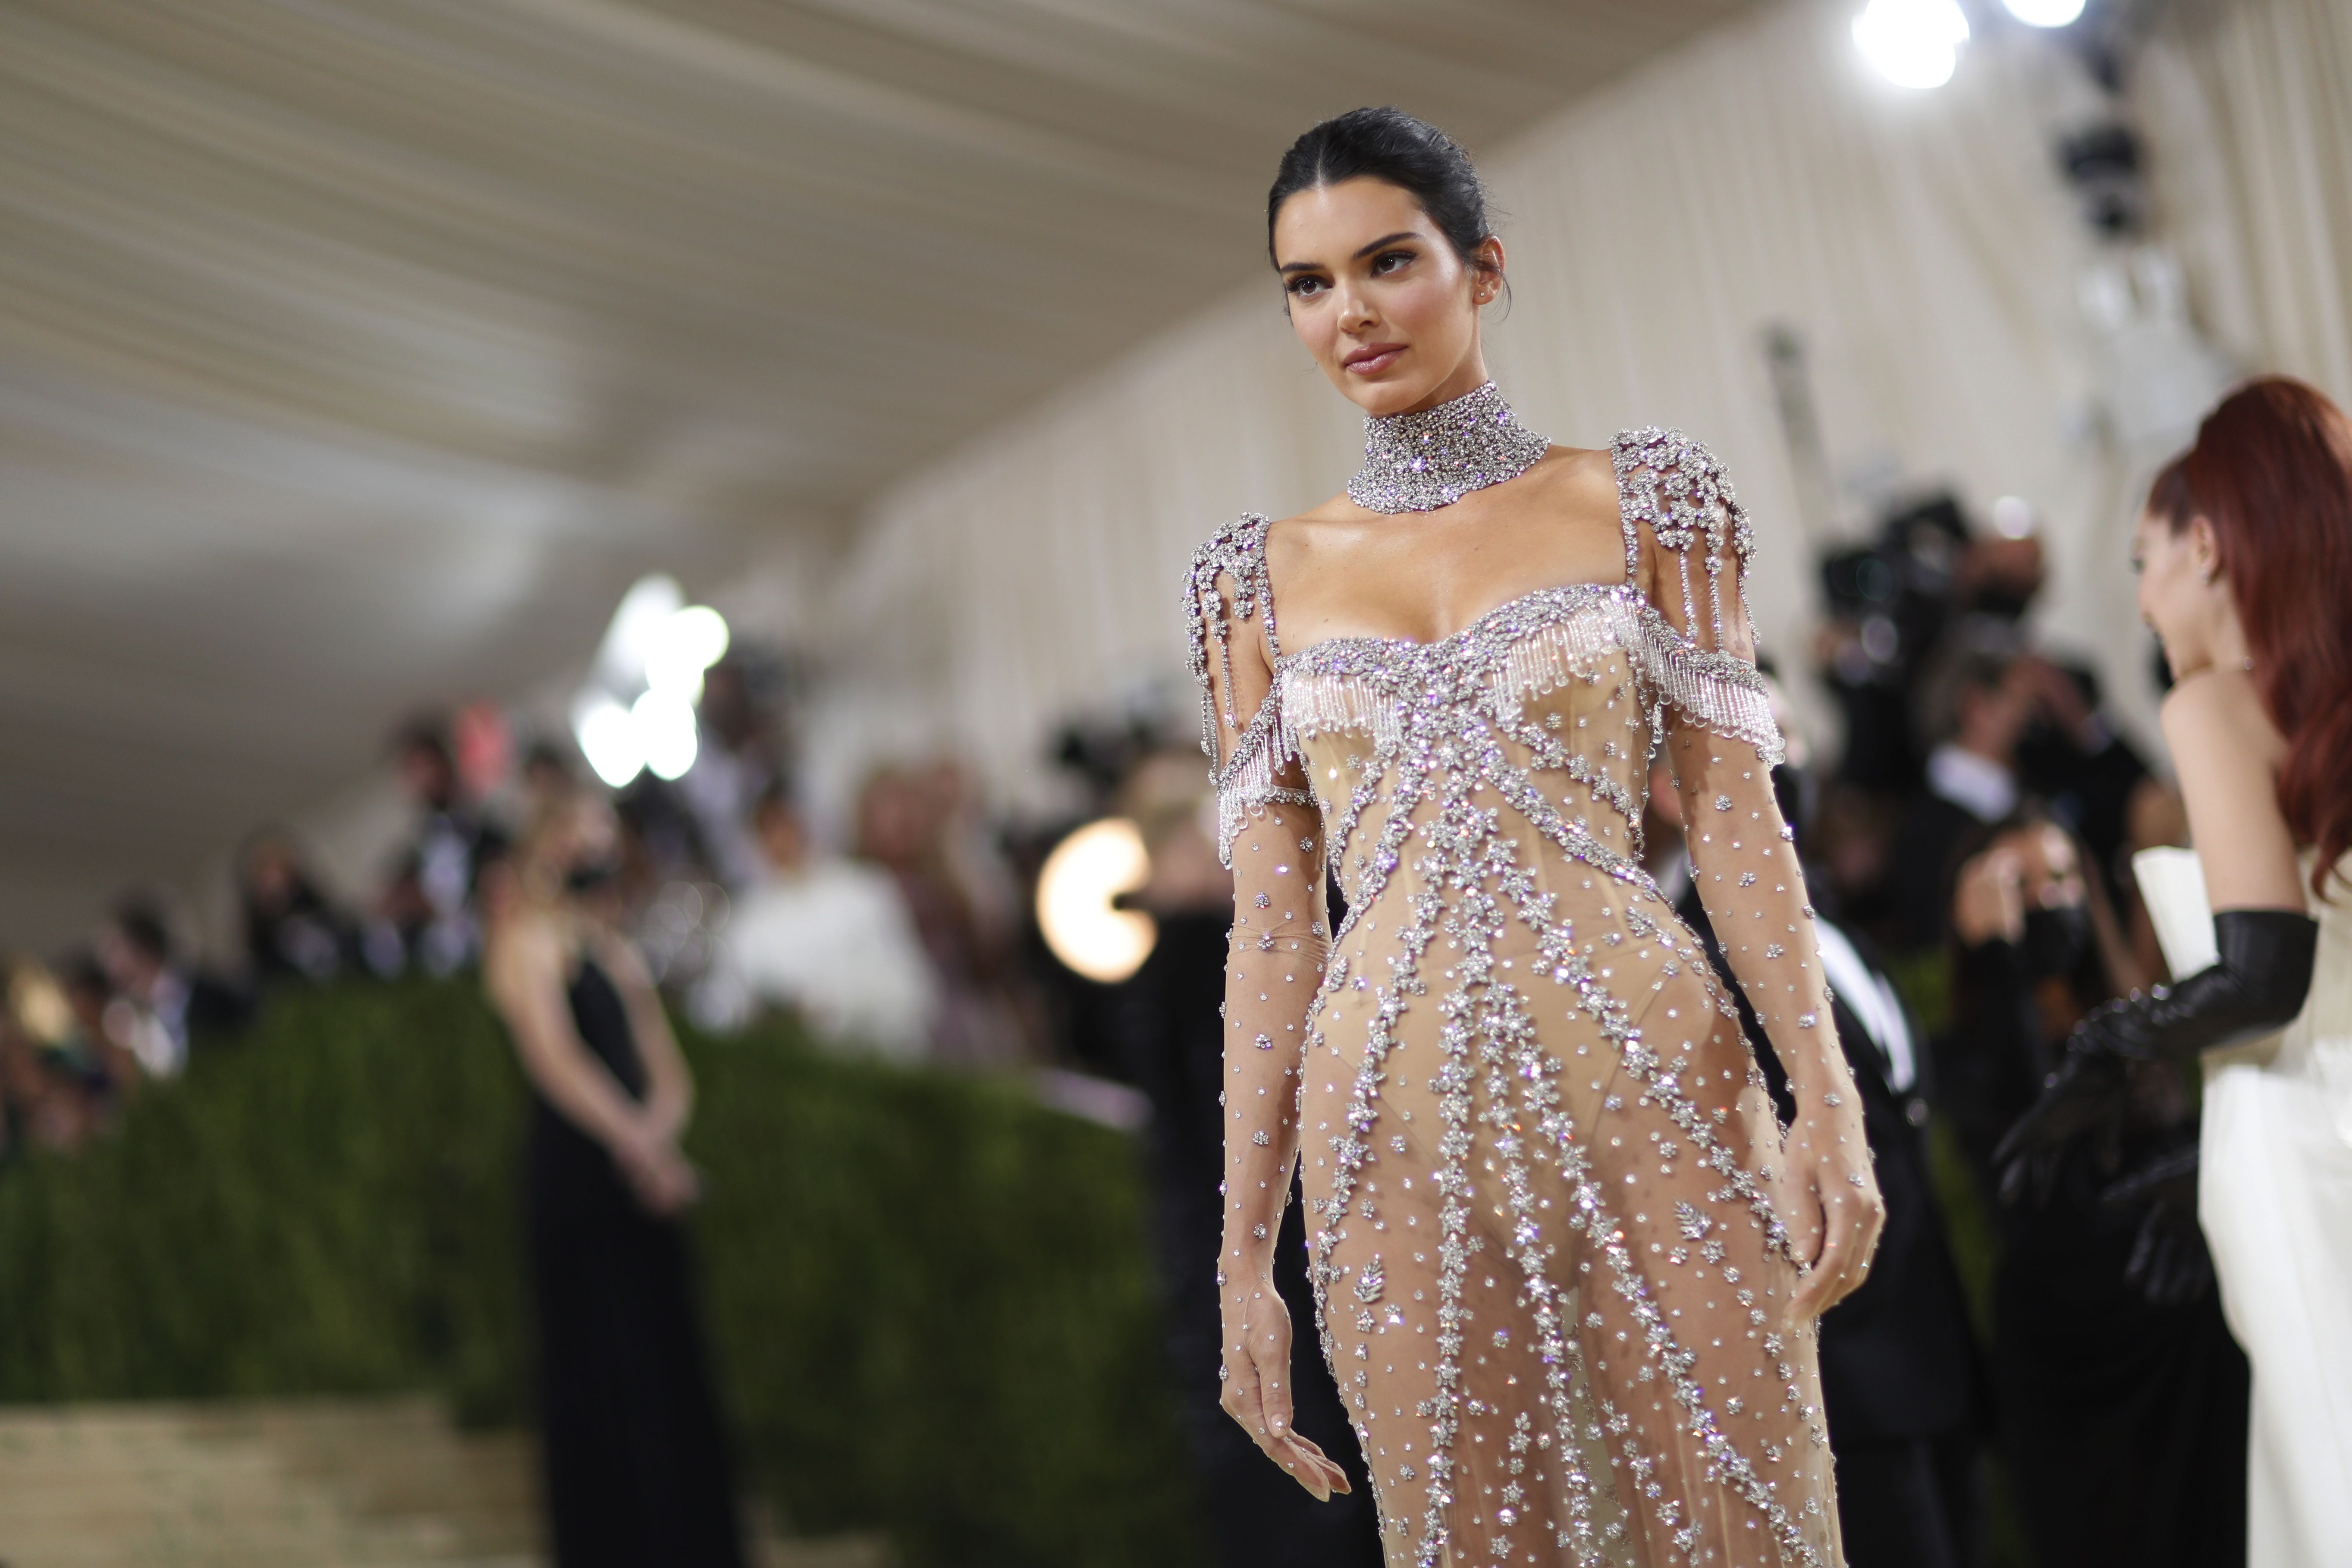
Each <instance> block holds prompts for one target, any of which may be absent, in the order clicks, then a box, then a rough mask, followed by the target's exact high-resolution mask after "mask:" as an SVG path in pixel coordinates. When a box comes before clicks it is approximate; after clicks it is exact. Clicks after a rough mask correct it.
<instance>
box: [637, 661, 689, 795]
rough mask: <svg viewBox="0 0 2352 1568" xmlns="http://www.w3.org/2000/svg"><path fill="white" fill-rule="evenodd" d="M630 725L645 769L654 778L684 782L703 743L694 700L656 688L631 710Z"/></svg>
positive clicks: (680, 692) (675, 692)
mask: <svg viewBox="0 0 2352 1568" xmlns="http://www.w3.org/2000/svg"><path fill="white" fill-rule="evenodd" d="M695 673H696V674H697V675H698V676H699V675H700V674H701V672H700V671H699V670H698V671H696V672H695ZM629 722H630V724H631V725H632V726H633V727H634V728H635V731H636V732H637V744H638V745H640V746H642V747H643V748H645V756H646V767H647V768H648V769H650V770H651V771H652V773H653V775H654V777H656V778H657V779H678V778H684V777H685V776H686V770H687V769H688V768H690V767H692V766H694V754H695V752H696V751H697V750H698V748H699V747H700V745H701V740H700V737H698V735H697V734H696V733H695V723H694V703H693V700H691V699H690V698H688V696H687V694H686V693H685V692H683V691H675V690H665V689H662V688H661V687H658V686H656V687H655V688H654V689H652V690H650V691H647V692H646V694H645V695H644V696H643V697H640V698H638V699H637V700H636V704H635V706H634V707H632V708H631V709H630V710H629Z"/></svg>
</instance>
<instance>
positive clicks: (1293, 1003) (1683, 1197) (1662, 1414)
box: [1186, 383, 1840, 1568]
mask: <svg viewBox="0 0 2352 1568" xmlns="http://www.w3.org/2000/svg"><path fill="white" fill-rule="evenodd" d="M1366 425H1367V444H1366V449H1367V457H1366V468H1365V470H1364V472H1362V473H1360V474H1359V475H1358V476H1357V478H1356V479H1355V480H1354V481H1353V482H1351V484H1350V486H1349V491H1350V494H1351V495H1353V496H1354V498H1355V499H1356V500H1358V501H1359V502H1360V503H1361V504H1364V505H1366V506H1369V507H1370V508H1371V509H1372V510H1380V511H1387V512H1397V511H1402V510H1429V509H1431V508H1433V507H1435V506H1441V505H1444V504H1447V503H1449V502H1451V501H1453V500H1456V499H1458V498H1459V497H1460V496H1461V495H1462V494H1463V493H1465V492H1466V491H1468V490H1470V489H1478V488H1481V487H1483V486H1484V485H1486V484H1491V483H1496V482H1500V481H1502V480H1505V479H1509V478H1511V477H1514V476H1515V475H1517V473H1519V472H1522V471H1524V470H1525V469H1526V468H1528V467H1529V466H1531V465H1532V464H1533V463H1534V462H1535V461H1536V460H1537V458H1540V457H1541V456H1542V454H1543V452H1544V450H1545V443H1544V442H1543V441H1542V439H1541V438H1540V437H1536V436H1533V435H1532V434H1531V433H1529V432H1528V431H1526V430H1525V429H1524V428H1523V427H1520V426H1517V425H1515V424H1514V423H1513V422H1512V420H1511V417H1510V414H1509V410H1508V408H1507V405H1504V404H1503V402H1502V400H1501V398H1500V396H1499V395H1497V394H1496V392H1495V391H1494V388H1493V386H1492V384H1491V383H1490V384H1488V385H1487V386H1486V387H1482V388H1480V389H1479V391H1477V392H1475V393H1473V394H1472V395H1469V396H1468V397H1466V398H1463V399H1459V400H1456V401H1455V402H1454V403H1450V404H1446V405H1441V406H1440V407H1438V408H1436V409H1433V410H1430V411H1428V412H1426V413H1423V414H1415V415H1402V416H1388V417H1383V418H1373V419H1368V420H1367V422H1366ZM1612 455H1613V458H1614V461H1615V469H1616V476H1617V483H1618V491H1619V501H1620V514H1621V521H1622V526H1623V530H1624V545H1625V574H1624V577H1623V579H1622V581H1619V582H1611V583H1572V584H1561V585H1559V586H1556V587H1549V588H1545V589H1542V590H1539V591H1538V592H1535V593H1532V594H1528V595H1525V596H1523V597H1520V598H1517V599H1514V600H1512V601H1511V602H1509V603H1507V604H1505V605H1500V606H1498V607H1496V608H1495V609H1493V610H1491V611H1489V612H1488V613H1487V614H1486V615H1485V616H1481V617H1480V618H1479V619H1478V620H1476V621H1475V623H1473V624H1472V625H1470V626H1467V627H1465V629H1463V630H1462V631H1460V632H1457V633H1456V634H1454V636H1452V637H1446V638H1444V639H1443V640H1442V641H1438V642H1433V643H1426V644H1423V643H1416V642H1412V641H1403V640H1398V641H1389V640H1381V639H1376V638H1361V637H1342V638H1338V639H1335V640H1329V641H1325V642H1321V643H1318V644H1316V645H1315V646H1313V647H1300V648H1295V649H1294V648H1285V647H1283V646H1282V643H1281V641H1280V639H1279V637H1278V636H1277V632H1276V609H1277V603H1276V594H1275V584H1273V583H1272V582H1271V581H1270V580H1269V578H1268V574H1267V571H1266V564H1265V539H1266V532H1267V530H1268V527H1269V524H1268V523H1267V521H1266V520H1265V519H1264V518H1260V517H1255V516H1252V517H1245V518H1244V519H1243V520H1242V521H1239V522H1236V523H1234V524H1233V525H1232V526H1230V527H1228V528H1226V529H1224V530H1223V531H1220V532H1219V533H1218V534H1216V535H1215V536H1214V537H1213V539H1212V540H1211V541H1210V542H1208V544H1207V545H1205V546H1204V547H1203V548H1202V551H1201V552H1200V553H1199V555H1198V557H1197V558H1196V559H1195V561H1194V563H1193V566H1192V572H1191V574H1190V577H1189V580H1188V584H1187V593H1186V610H1187V613H1188V615H1190V616H1192V623H1193V656H1194V669H1195V673H1196V675H1197V676H1198V677H1199V679H1200V681H1201V684H1202V692H1203V729H1204V734H1203V740H1204V742H1205V744H1206V746H1207V748H1208V750H1209V752H1210V754H1211V756H1212V757H1213V759H1214V761H1215V763H1216V771H1215V781H1216V784H1217V787H1218V791H1219V796H1220V803H1221V808H1222V817H1223V821H1222V834H1221V837H1222V846H1221V847H1222V848H1223V852H1224V854H1225V857H1226V859H1227V863H1228V864H1229V865H1230V866H1231V868H1233V871H1234V884H1235V919H1234V931H1233V939H1232V950H1231V957H1230V962H1229V964H1228V968H1227V988H1226V1023H1227V1049H1226V1061H1227V1064H1228V1070H1227V1074H1226V1086H1225V1087H1226V1096H1227V1101H1228V1105H1227V1109H1228V1111H1229V1121H1228V1123H1227V1158H1226V1191H1227V1194H1228V1200H1227V1201H1228V1203H1229V1204H1230V1205H1233V1209H1234V1212H1236V1213H1239V1214H1240V1215H1242V1217H1241V1218H1240V1219H1239V1220H1236V1221H1234V1223H1235V1224H1241V1225H1246V1224H1247V1223H1248V1216H1249V1213H1250V1211H1252V1210H1255V1212H1257V1213H1260V1214H1265V1213H1266V1212H1268V1211H1267V1209H1266V1207H1265V1204H1266V1194H1280V1193H1282V1192H1284V1191H1285V1190H1286V1187H1287V1175H1288V1172H1289V1170H1290V1169H1291V1166H1292V1162H1293V1161H1294V1160H1297V1161H1299V1162H1301V1163H1302V1167H1303V1177H1304V1188H1305V1192H1306V1194H1307V1205H1308V1208H1309V1214H1308V1233H1309V1247H1310V1249H1311V1253H1312V1257H1311V1263H1312V1268H1313V1275H1314V1279H1315V1282H1316V1289H1317V1298H1318V1306H1319V1311H1318V1319H1319V1321H1318V1331H1319V1332H1320V1336H1321V1340H1322V1345H1323V1352H1324V1354H1325V1356H1326V1358H1327V1359H1328V1362H1329V1363H1330V1366H1331V1370H1332V1372H1333V1373H1334V1374H1335V1376H1336V1377H1337V1379H1338V1381H1339V1386H1340V1390H1341V1393H1342V1394H1343V1396H1344V1397H1345V1399H1346V1401H1347V1403H1348V1405H1349V1413H1350V1415H1351V1418H1352V1419H1353V1421H1354V1423H1355V1425H1356V1426H1357V1429H1358V1432H1359V1434H1360V1437H1361V1439H1362V1443H1363V1449H1364V1454H1365V1457H1366V1458H1367V1460H1368V1461H1369V1462H1370V1467H1371V1469H1372V1472H1373V1478H1374V1482H1375V1488H1376V1491H1377V1494H1378V1498H1379V1501H1380V1504H1381V1531H1382V1542H1383V1545H1384V1547H1385V1550H1386V1552H1387V1557H1388V1561H1389V1562H1390V1563H1391V1564H1396V1565H1401V1564H1407V1563H1412V1564H1420V1565H1424V1568H1470V1565H1471V1564H1482V1565H1483V1564H1496V1565H1500V1564H1505V1563H1509V1564H1520V1563H1543V1564H1552V1563H1561V1564H1577V1565H1579V1568H1585V1565H1590V1564H1597V1563H1610V1564H1618V1563H1637V1564H1664V1563H1722V1564H1743V1565H1744V1564H1755V1563H1804V1564H1808V1565H1815V1564H1820V1565H1832V1564H1835V1563H1838V1562H1839V1561H1840V1552H1839V1544H1838V1536H1837V1526H1836V1510H1835V1506H1834V1500H1833V1495H1832V1481H1831V1462H1830V1450H1829V1447H1828V1434H1827V1431H1826V1430H1825V1428H1824V1426H1823V1420H1822V1407H1821V1394H1820V1390H1819V1386H1818V1375H1817V1371H1816V1365H1815V1351H1814V1330H1813V1326H1812V1323H1811V1321H1802V1322H1797V1321H1791V1317H1790V1310H1789V1309H1790V1298H1791V1295H1792V1293H1793V1292H1794V1291H1795V1289H1797V1287H1798V1284H1799V1281H1800V1274H1801V1269H1800V1267H1799V1263H1798V1261H1797V1258H1795V1256H1794V1254H1793V1252H1792V1251H1791V1247H1790V1238H1789V1236H1788V1233H1787V1231H1786V1230H1785V1229H1784V1228H1783V1226H1782V1223H1781V1220H1780V1215H1779V1212H1778V1211H1779V1207H1780V1202H1781V1195H1780V1181H1781V1179H1782V1178H1780V1176H1778V1175H1777V1174H1776V1161H1777V1160H1778V1159H1779V1158H1780V1149H1781V1141H1782V1134H1781V1130H1780V1127H1779V1125H1778V1124H1777V1122H1776V1120H1775V1117H1774V1113H1773V1110H1772V1109H1771V1105H1770V1102H1769V1100H1768V1098H1767V1096H1766V1093H1765V1090H1764V1088H1763V1085H1762V1079H1761V1078H1760V1076H1759V1072H1758V1070H1757V1068H1756V1064H1755V1061H1754V1060H1753V1058H1751V1056H1750V1054H1749V1051H1748V1047H1747V1045H1746V1043H1745V1041H1744V1038H1743V1037H1742V1035H1741V1032H1740V1029H1739V1026H1738V1021H1737V1018H1736V1016H1735V1013H1734V1009H1733V1006H1732V1004H1731V1001H1730V998H1729V996H1728V994H1726V993H1725V992H1724V991H1722V990H1721V989H1720V987H1719V985H1718V983H1717V980H1716V979H1715V976H1714V972H1713V970H1712V969H1711V967H1710V966H1709V964H1708V962H1707V960H1706V956H1705V955H1704V953H1703V952H1701V951H1700V950H1699V948H1698V946H1697V944H1696V942H1694V940H1693V939H1692V937H1691V935H1690V934H1689V932H1688V931H1686V930H1685V928H1684V927H1683V926H1682V925H1681V924H1680V922H1679V921H1677V920H1676V919H1675V914H1674V912H1673V910H1672V909H1671V907H1670V906H1669V904H1668V902H1667V900H1665V899H1664V898H1663V897H1661V896H1660V893H1659V891H1658V889H1657V888H1656V887H1655V886H1654V884H1653V883H1652V882H1651V880H1650V879H1649V877H1648V876H1647V875H1646V874H1645V873H1644V872H1643V869H1642V866H1641V862H1640V831H1641V828H1640V821H1641V803H1642V800H1643V794H1644V790H1645V786H1646V780H1647V775H1648V769H1649V764H1650V759H1651V758H1652V756H1653V754H1654V751H1655V750H1656V749H1657V748H1660V747H1663V748H1664V753H1665V755H1666V756H1667V757H1668V758H1669V759H1670V763H1671V766H1672V769H1673V771H1674V773H1675V778H1676V782H1677V784H1678V785H1679V787H1680V789H1681V792H1682V796H1683V802H1684V807H1685V813H1686V816H1685V820H1686V821H1688V822H1689V823H1691V824H1692V825H1693V826H1692V830H1691V833H1690V847H1691V852H1692V857H1693V859H1694V862H1695V865H1696V875H1697V876H1698V878H1699V881H1700V885H1701V887H1702V889H1703V890H1704V895H1705V899H1706V907H1707V910H1708V912H1709V914H1710V916H1711V917H1712V919H1713V921H1714V922H1715V926H1716V929H1717V931H1719V932H1721V933H1722V934H1723V936H1724V938H1725V940H1726V942H1727V949H1728V952H1729V953H1730V956H1731V960H1732V965H1733V968H1734V970H1735V973H1737V974H1738V977H1739V980H1740V983H1741V984H1742V986H1743V988H1744V989H1745V990H1746V991H1747V992H1748V994H1749V996H1750V998H1751V1000H1752V1001H1753V1002H1754V1004H1755V1007H1756V1011H1757V1014H1758V1016H1759V1017H1760V1018H1761V1019H1762V1020H1763V1023H1764V1025H1765V1028H1766V1031H1767V1033H1768V1035H1769V1037H1771V1039H1772V1041H1773V1042H1774V1044H1775V1045H1776V1047H1780V1048H1781V1049H1782V1053H1783V1056H1784V1058H1785V1057H1786V1055H1787V1052H1788V1050H1789V1048H1790V1047H1793V1046H1796V1045H1798V1044H1800V1043H1802V1044H1804V1045H1807V1046H1812V1047H1818V1045H1819V1044H1820V1043H1821V1042H1819V1041H1817V1040H1813V1039H1810V1038H1806V1037H1802V1033H1801V1032H1802V1031H1807V1030H1812V1029H1815V1028H1817V1027H1818V1028H1826V1027H1829V1025H1828V1023H1827V1021H1826V1020H1827V1018H1828V1008H1827V1006H1826V994H1825V992H1824V990H1823V987H1822V980H1821V970H1820V964H1819V961H1818V959H1817V957H1816V956H1815V950H1814V943H1813V936H1812V927H1811V909H1810V908H1808V907H1807V904H1806V901H1805V889H1804V885H1803V881H1802V878H1801V873H1800V870H1799V867H1798V864H1797V861H1796V858H1795V856H1794V853H1793V850H1792V847H1790V843H1789V841H1788V840H1789V834H1788V831H1787V829H1786V828H1784V827H1783V826H1782V824H1781V820H1780V815H1779V812H1778V810H1777V808H1776V806H1775V804H1774V800H1773V795H1772V791H1771V786H1770V777H1769V774H1770V769H1771V767H1772V766H1773V764H1774V763H1777V762H1778V761H1779V760H1780V735H1779V731H1778V730H1777V728H1776V727H1775V725H1774V723H1773V721H1772V718H1771V715H1770V710H1769V706H1768V702H1767V697H1766V692H1765V690H1764V688H1763V684H1762V681H1761V679H1759V676H1758V674H1757V672H1756V669H1755V668H1754V664H1753V656H1752V639H1751V637H1750V634H1749V631H1748V618H1747V613H1746V608H1745V604H1744V601H1743V598H1742V575H1743V568H1744V566H1745V563H1746V561H1747V558H1748V552H1749V548H1750V543H1751V535H1750V531H1749V528H1748V522H1747V520H1746V518H1745V516H1744V515H1743V513H1742V511H1741V510H1740V508H1739V505H1738V502H1737V500H1735V499H1734V497H1733V494H1732V490H1731V487H1730V485H1729V484H1728V483H1727V482H1726V480H1725V479H1724V478H1723V476H1722V473H1721V471H1720V470H1719V469H1718V468H1717V465H1716V463H1715V461H1714V459H1713V458H1711V457H1710V456H1709V455H1708V454H1707V452H1706V449H1705V448H1703V447H1700V446H1698V445H1697V444H1696V443H1695V442H1691V441H1688V440H1685V438H1684V437H1681V436H1680V435H1679V434H1677V433H1675V432H1673V431H1666V430H1658V429H1645V430H1640V431H1634V432H1631V433H1628V434H1626V435H1623V436H1621V437H1618V438H1617V440H1616V441H1615V443H1614V444H1613V454H1612ZM1244 638H1257V639H1262V645H1263V646H1262V649H1261V650H1260V651H1262V653H1263V655H1264V657H1263V658H1257V657H1251V658H1243V659H1238V660H1237V659H1236V658H1235V652H1236V649H1237V647H1239V646H1240V644H1241V639H1244ZM1268 669H1270V670H1271V672H1272V674H1271V679H1268V678H1267V676H1266V674H1265V671H1266V670H1268ZM1237 670H1239V671H1241V672H1242V674H1241V675H1240V677H1239V679H1236V674H1235V672H1236V671H1237ZM1253 671H1255V678H1253V675H1252V672H1253ZM1327 877H1329V878H1331V879H1335V880H1336V882H1337V884H1338V886H1339V889H1340V891H1341V893H1342V895H1343V898H1344V909H1345V911H1346V914H1345V918H1344V919H1343V920H1341V921H1339V924H1338V926H1337V929H1336V930H1334V929H1332V927H1331V925H1330V923H1329V919H1328V914H1327V911H1326V908H1325V893H1324V889H1325V881H1326V878H1327ZM1832 1103H1834V1102H1832ZM1279 1204H1280V1200H1279V1198H1278V1197H1277V1198H1276V1200H1275V1203H1274V1206H1273V1207H1272V1209H1271V1211H1270V1212H1271V1214H1272V1215H1273V1217H1274V1218H1276V1219H1277V1220H1278V1218H1279V1215H1280V1206H1279ZM1251 1228H1253V1229H1255V1234H1256V1235H1257V1236H1258V1237H1264V1236H1265V1231H1264V1230H1263V1229H1258V1228H1256V1227H1255V1226H1253V1227H1251ZM1230 1234H1232V1233H1231V1232H1229V1235H1230ZM1223 1269H1224V1270H1225V1271H1226V1272H1227V1273H1234V1272H1236V1271H1237V1264H1236V1260H1235V1258H1234V1253H1233V1250H1232V1247H1231V1244H1230V1242H1229V1245H1228V1249H1227V1254H1226V1258H1225V1260H1224V1262H1223ZM1253 1283H1254V1281H1252V1280H1249V1279H1240V1278H1234V1279H1230V1280H1228V1279H1226V1277H1225V1274H1221V1275H1220V1284H1221V1285H1223V1287H1224V1289H1225V1290H1226V1293H1227V1294H1228V1295H1229V1296H1232V1295H1234V1293H1235V1292H1237V1291H1245V1290H1247V1289H1250V1288H1251V1287H1252V1285H1253ZM1302 1331H1303V1325H1302Z"/></svg>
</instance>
